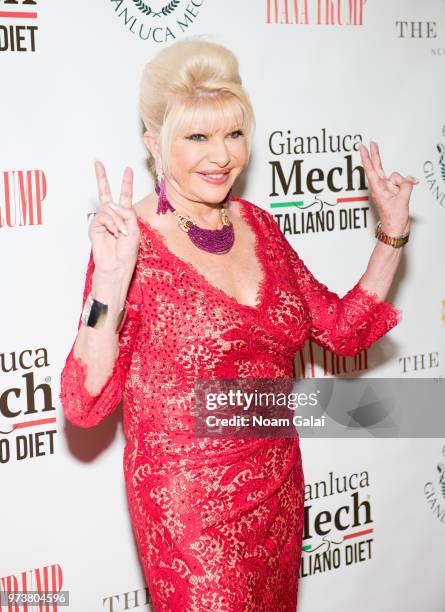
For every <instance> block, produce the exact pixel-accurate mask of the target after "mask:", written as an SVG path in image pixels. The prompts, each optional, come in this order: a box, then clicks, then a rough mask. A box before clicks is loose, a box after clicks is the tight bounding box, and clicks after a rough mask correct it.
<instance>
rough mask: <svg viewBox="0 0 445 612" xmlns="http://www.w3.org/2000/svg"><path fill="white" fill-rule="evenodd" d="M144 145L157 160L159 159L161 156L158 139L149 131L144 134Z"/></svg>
mask: <svg viewBox="0 0 445 612" xmlns="http://www.w3.org/2000/svg"><path fill="white" fill-rule="evenodd" d="M144 143H145V146H146V147H147V149H148V150H149V152H150V153H151V154H152V155H153V157H154V158H155V159H159V157H160V155H159V146H158V139H157V137H156V136H155V135H154V134H153V133H152V132H150V131H149V130H147V131H146V132H144Z"/></svg>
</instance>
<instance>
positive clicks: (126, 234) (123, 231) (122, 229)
mask: <svg viewBox="0 0 445 612" xmlns="http://www.w3.org/2000/svg"><path fill="white" fill-rule="evenodd" d="M119 230H120V231H121V232H122V233H123V234H124V235H125V236H128V232H127V230H126V229H125V227H123V226H122V225H120V226H119Z"/></svg>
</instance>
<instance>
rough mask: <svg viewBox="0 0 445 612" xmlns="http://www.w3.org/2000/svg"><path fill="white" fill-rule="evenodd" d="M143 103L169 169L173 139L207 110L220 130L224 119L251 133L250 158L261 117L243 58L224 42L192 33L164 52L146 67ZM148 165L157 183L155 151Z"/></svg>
mask: <svg viewBox="0 0 445 612" xmlns="http://www.w3.org/2000/svg"><path fill="white" fill-rule="evenodd" d="M139 108H140V114H141V118H142V121H143V123H144V125H145V128H146V130H149V131H151V132H152V133H154V134H155V135H156V136H157V137H158V139H159V149H160V154H161V159H162V170H163V172H164V174H168V173H169V157H170V155H169V152H170V147H171V143H172V140H173V138H174V137H175V136H176V135H177V134H179V133H185V132H187V131H188V130H189V129H190V127H191V126H192V123H193V119H194V115H195V112H196V111H199V112H200V113H201V112H204V113H205V117H206V119H208V120H210V121H209V124H210V126H211V129H220V125H221V122H223V124H222V125H226V122H227V125H235V124H236V125H238V126H239V129H242V130H243V132H244V134H245V137H246V143H247V148H248V157H250V152H251V144H252V136H253V132H254V129H255V117H254V113H253V109H252V105H251V102H250V99H249V96H248V94H247V92H246V91H245V90H244V88H243V86H242V81H241V77H240V74H239V67H238V61H237V59H236V57H235V55H234V54H233V53H232V52H231V51H229V49H227V48H226V47H223V46H222V45H219V44H216V43H213V42H208V41H205V40H196V39H192V38H189V39H184V40H181V41H178V42H176V43H173V44H172V45H170V46H168V47H165V48H164V49H162V50H161V51H160V52H158V53H157V55H156V56H155V57H154V58H153V59H152V60H151V61H150V62H148V63H147V64H146V66H145V68H144V71H143V74H142V79H141V86H140V99H139ZM229 122H232V123H231V124H230V123H229ZM148 166H149V169H150V172H151V173H152V175H153V178H154V180H155V182H156V181H157V177H156V163H155V158H154V156H153V155H152V153H151V152H149V154H148Z"/></svg>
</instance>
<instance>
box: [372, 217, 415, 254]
mask: <svg viewBox="0 0 445 612" xmlns="http://www.w3.org/2000/svg"><path fill="white" fill-rule="evenodd" d="M375 237H376V238H377V239H378V240H380V241H381V242H384V243H385V244H389V245H390V246H392V247H394V248H395V249H399V248H400V247H402V246H403V245H404V244H406V243H407V242H408V239H409V232H408V233H407V234H403V235H402V236H388V234H385V232H384V231H383V230H382V223H381V222H380V221H379V222H378V223H377V227H376V228H375Z"/></svg>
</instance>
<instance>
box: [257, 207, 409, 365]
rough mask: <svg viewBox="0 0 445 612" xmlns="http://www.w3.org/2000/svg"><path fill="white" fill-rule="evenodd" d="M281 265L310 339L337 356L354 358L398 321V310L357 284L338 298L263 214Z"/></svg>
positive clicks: (274, 224) (271, 218)
mask: <svg viewBox="0 0 445 612" xmlns="http://www.w3.org/2000/svg"><path fill="white" fill-rule="evenodd" d="M265 212H266V215H267V217H268V224H269V226H270V229H271V231H272V232H273V234H274V239H275V240H276V243H277V246H278V248H279V250H280V254H281V256H282V259H283V263H284V264H285V265H286V266H288V268H289V275H290V277H291V278H292V279H293V280H294V282H295V286H296V287H297V289H298V292H299V293H300V295H301V298H302V299H303V301H304V302H305V303H306V305H307V306H308V309H309V312H310V315H311V321H312V325H311V331H310V338H311V339H312V340H313V341H314V342H315V343H316V344H319V345H320V346H322V347H323V348H326V349H328V350H331V351H333V352H334V353H336V354H337V355H343V356H354V355H357V354H358V353H360V352H361V351H363V350H364V349H366V348H368V347H369V346H371V344H373V343H374V342H376V341H377V340H379V339H380V338H381V337H382V336H383V335H384V334H386V333H387V332H388V331H389V330H390V329H392V328H393V327H395V326H396V325H397V324H398V323H399V322H400V321H401V319H402V311H401V310H399V309H397V308H394V306H393V305H392V304H391V303H390V302H386V301H384V300H380V299H379V298H378V296H377V295H376V294H373V293H371V292H369V291H366V290H365V289H364V288H363V287H361V285H360V284H359V282H358V283H357V284H356V285H354V287H353V288H352V289H350V290H349V291H348V292H347V293H346V294H345V295H344V296H343V297H342V298H340V297H339V295H337V293H335V292H333V291H330V290H329V289H328V288H327V287H326V285H324V284H323V283H321V282H319V281H317V280H316V279H315V278H314V276H313V275H312V273H311V272H310V271H309V269H308V268H307V266H306V265H305V263H304V262H303V260H302V259H301V258H300V257H299V256H298V255H297V253H296V252H295V251H294V249H293V248H292V246H291V245H290V244H289V242H288V241H287V239H286V237H285V236H284V235H283V233H282V232H281V230H280V228H279V227H278V225H277V223H276V221H275V219H274V218H273V215H271V214H270V213H269V212H267V211H265Z"/></svg>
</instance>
